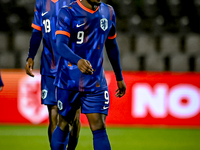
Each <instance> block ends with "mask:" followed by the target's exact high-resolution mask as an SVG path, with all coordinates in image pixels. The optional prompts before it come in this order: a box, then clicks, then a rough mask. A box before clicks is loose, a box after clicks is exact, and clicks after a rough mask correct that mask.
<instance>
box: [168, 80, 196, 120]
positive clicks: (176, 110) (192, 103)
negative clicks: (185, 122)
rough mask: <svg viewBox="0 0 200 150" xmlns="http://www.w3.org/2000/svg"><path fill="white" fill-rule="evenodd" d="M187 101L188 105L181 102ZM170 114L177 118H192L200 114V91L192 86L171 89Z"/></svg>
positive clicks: (185, 85) (181, 85)
mask: <svg viewBox="0 0 200 150" xmlns="http://www.w3.org/2000/svg"><path fill="white" fill-rule="evenodd" d="M183 99H187V103H186V104H183V103H181V101H182V100H183ZM168 100H169V105H168V106H169V112H170V114H171V115H172V116H174V117H177V118H191V117H194V116H196V115H197V114H198V113H199V110H200V109H199V107H200V102H199V89H198V88H197V87H195V86H192V85H187V84H184V85H183V84H180V85H177V86H174V87H172V88H171V90H170V93H169V99H168Z"/></svg>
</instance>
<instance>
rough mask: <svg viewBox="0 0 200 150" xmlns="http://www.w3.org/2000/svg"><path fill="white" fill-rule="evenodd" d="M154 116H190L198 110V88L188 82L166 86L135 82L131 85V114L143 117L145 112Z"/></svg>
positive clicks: (199, 97)
mask: <svg viewBox="0 0 200 150" xmlns="http://www.w3.org/2000/svg"><path fill="white" fill-rule="evenodd" d="M148 112H149V114H150V115H151V116H152V117H154V118H165V117H166V116H167V115H168V114H170V115H171V116H173V117H175V118H181V119H184V118H191V117H194V116H196V115H197V114H198V113H199V112H200V95H199V89H198V88H197V87H195V86H193V85H190V84H179V85H176V86H173V87H172V88H171V89H169V88H168V85H167V84H156V85H155V86H154V87H153V88H152V87H151V86H150V85H149V84H148V83H137V84H135V85H134V86H133V87H132V116H133V117H134V118H145V117H146V116H147V113H148Z"/></svg>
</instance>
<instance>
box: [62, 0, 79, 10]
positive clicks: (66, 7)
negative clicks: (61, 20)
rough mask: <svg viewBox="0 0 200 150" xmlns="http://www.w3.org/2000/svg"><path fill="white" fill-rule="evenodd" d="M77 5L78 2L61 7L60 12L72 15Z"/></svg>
mask: <svg viewBox="0 0 200 150" xmlns="http://www.w3.org/2000/svg"><path fill="white" fill-rule="evenodd" d="M76 5H77V2H76V1H73V2H71V3H70V4H69V5H65V6H63V7H61V9H60V12H63V13H70V12H71V11H73V10H74V7H75V6H76Z"/></svg>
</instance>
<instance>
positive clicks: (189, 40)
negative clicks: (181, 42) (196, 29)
mask: <svg viewBox="0 0 200 150" xmlns="http://www.w3.org/2000/svg"><path fill="white" fill-rule="evenodd" d="M185 51H186V53H187V54H188V55H198V54H200V35H199V34H188V35H187V36H186V40H185Z"/></svg>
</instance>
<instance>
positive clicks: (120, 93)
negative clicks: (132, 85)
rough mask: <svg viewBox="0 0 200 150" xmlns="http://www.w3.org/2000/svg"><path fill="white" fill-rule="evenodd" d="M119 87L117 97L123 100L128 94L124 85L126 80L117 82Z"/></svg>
mask: <svg viewBox="0 0 200 150" xmlns="http://www.w3.org/2000/svg"><path fill="white" fill-rule="evenodd" d="M117 86H118V89H117V90H116V91H115V92H117V93H116V94H115V96H116V97H119V98H121V97H122V96H124V94H125V93H126V85H125V83H124V80H122V81H117Z"/></svg>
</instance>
